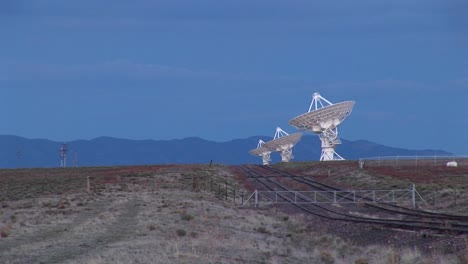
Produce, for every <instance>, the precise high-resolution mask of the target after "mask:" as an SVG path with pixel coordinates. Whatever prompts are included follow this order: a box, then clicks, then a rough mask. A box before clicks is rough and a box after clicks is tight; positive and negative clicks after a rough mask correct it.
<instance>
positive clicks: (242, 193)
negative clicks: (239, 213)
mask: <svg viewBox="0 0 468 264" xmlns="http://www.w3.org/2000/svg"><path fill="white" fill-rule="evenodd" d="M241 199H242V204H244V191H242V192H241Z"/></svg>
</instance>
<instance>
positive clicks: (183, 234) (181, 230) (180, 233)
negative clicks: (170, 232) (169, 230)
mask: <svg viewBox="0 0 468 264" xmlns="http://www.w3.org/2000/svg"><path fill="white" fill-rule="evenodd" d="M176 233H177V235H178V236H180V237H183V236H185V235H187V232H186V231H185V230H183V229H177V231H176Z"/></svg>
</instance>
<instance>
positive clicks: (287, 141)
mask: <svg viewBox="0 0 468 264" xmlns="http://www.w3.org/2000/svg"><path fill="white" fill-rule="evenodd" d="M301 137H302V133H294V134H291V135H290V134H288V133H287V132H286V131H284V130H283V129H281V128H280V127H277V128H276V132H275V136H274V137H273V139H272V140H270V141H268V142H265V141H263V140H261V139H260V141H259V142H258V145H257V148H256V149H252V150H251V151H249V153H250V154H252V155H254V156H261V157H262V161H263V165H268V164H269V162H270V161H271V158H270V154H271V152H276V151H279V152H281V161H282V162H289V161H291V159H293V155H292V148H293V147H294V145H296V143H297V142H298V141H299V140H300V139H301Z"/></svg>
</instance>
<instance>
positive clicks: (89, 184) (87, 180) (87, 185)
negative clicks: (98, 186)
mask: <svg viewBox="0 0 468 264" xmlns="http://www.w3.org/2000/svg"><path fill="white" fill-rule="evenodd" d="M86 192H87V193H91V183H90V182H89V176H86Z"/></svg>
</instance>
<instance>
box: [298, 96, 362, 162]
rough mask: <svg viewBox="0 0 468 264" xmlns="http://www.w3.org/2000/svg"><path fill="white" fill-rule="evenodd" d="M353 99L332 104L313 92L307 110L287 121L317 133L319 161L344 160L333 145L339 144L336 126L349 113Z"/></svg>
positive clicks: (299, 127)
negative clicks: (319, 146) (319, 143)
mask: <svg viewBox="0 0 468 264" xmlns="http://www.w3.org/2000/svg"><path fill="white" fill-rule="evenodd" d="M354 103H355V102H354V101H345V102H341V103H337V104H333V103H331V102H330V101H328V100H327V99H325V98H324V97H322V96H321V95H320V94H319V93H314V94H313V97H312V102H311V103H310V106H309V111H308V112H307V113H305V114H302V115H299V116H297V117H295V118H293V119H291V120H290V121H289V124H290V125H292V126H294V127H296V128H297V129H299V130H305V131H310V132H313V133H316V134H318V136H319V137H320V141H321V142H322V154H321V156H320V160H321V161H326V160H344V159H343V157H341V156H340V155H338V153H336V151H335V147H336V145H338V144H341V141H340V139H339V138H338V126H339V125H340V124H341V123H342V122H343V121H344V120H345V119H346V117H348V116H349V115H350V114H351V111H352V110H353V107H354Z"/></svg>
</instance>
